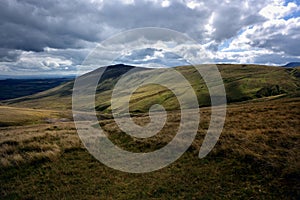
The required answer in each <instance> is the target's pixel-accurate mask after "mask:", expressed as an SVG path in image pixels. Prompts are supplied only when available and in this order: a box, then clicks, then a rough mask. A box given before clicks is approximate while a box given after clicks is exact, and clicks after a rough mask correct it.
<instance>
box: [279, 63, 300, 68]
mask: <svg viewBox="0 0 300 200" xmlns="http://www.w3.org/2000/svg"><path fill="white" fill-rule="evenodd" d="M283 67H300V62H290V63H288V64H286V65H284V66H283Z"/></svg>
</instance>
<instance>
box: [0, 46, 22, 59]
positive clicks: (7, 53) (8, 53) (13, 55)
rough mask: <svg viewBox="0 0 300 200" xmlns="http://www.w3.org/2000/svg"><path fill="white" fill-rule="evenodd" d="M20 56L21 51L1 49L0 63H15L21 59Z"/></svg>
mask: <svg viewBox="0 0 300 200" xmlns="http://www.w3.org/2000/svg"><path fill="white" fill-rule="evenodd" d="M20 54H21V53H20V52H19V51H15V50H11V49H4V48H0V62H15V61H17V60H18V58H19V57H20Z"/></svg>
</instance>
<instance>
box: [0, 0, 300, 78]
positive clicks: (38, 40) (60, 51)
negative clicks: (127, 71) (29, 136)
mask: <svg viewBox="0 0 300 200" xmlns="http://www.w3.org/2000/svg"><path fill="white" fill-rule="evenodd" d="M299 16H300V15H299V2H298V1H295V2H293V1H289V2H287V1H283V0H276V1H273V0H272V1H271V0H267V1H259V0H246V1H238V0H226V1H217V0H212V1H196V0H174V1H168V0H135V1H134V0H125V1H121V0H110V1H108V0H72V1H69V0H43V1H40V0H2V1H1V4H0V30H1V33H0V34H1V37H0V71H1V72H2V73H14V72H18V71H20V72H22V73H23V72H24V71H28V72H53V73H60V72H70V69H74V70H75V69H76V67H80V63H81V62H82V61H83V60H84V58H85V57H86V56H87V55H88V53H89V51H91V50H92V49H93V48H94V47H95V46H96V45H97V44H98V43H100V42H101V41H103V40H105V39H107V38H108V37H111V36H112V35H114V34H117V33H120V32H122V31H126V30H130V29H132V28H142V27H162V28H169V29H172V30H176V31H179V32H182V33H184V34H186V35H188V36H190V37H191V38H193V39H194V40H196V41H197V42H198V43H199V44H200V45H203V46H204V47H206V48H207V50H208V51H211V52H212V53H211V55H212V57H211V58H212V59H214V60H215V61H216V62H235V63H240V62H245V61H247V62H254V63H261V62H262V61H263V62H266V61H265V59H263V58H262V57H263V56H264V55H267V57H268V58H269V59H270V61H269V62H268V63H271V64H283V63H285V62H286V61H287V59H286V58H287V57H288V58H290V59H291V61H299V60H300V53H299V52H300V49H299V45H298V43H299V41H300V35H299V32H300V17H299ZM254 50H255V51H254ZM238 52H241V53H238ZM253 52H254V53H253ZM135 53H136V52H135ZM140 53H141V54H143V55H139V56H140V58H137V57H136V56H137V55H135V54H134V53H133V54H132V55H133V56H135V57H132V58H131V57H130V56H126V57H123V60H126V61H127V62H130V60H131V59H132V64H137V65H138V64H143V65H147V61H149V62H150V61H151V62H155V63H156V64H159V60H160V59H161V58H170V59H171V58H172V59H173V60H175V59H178V58H175V57H172V56H171V55H170V54H168V53H167V52H163V53H162V54H159V53H157V52H156V54H155V55H154V54H153V52H150V53H149V51H141V52H140ZM251 53H252V54H251ZM148 54H149V55H148ZM152 54H153V55H152ZM272 54H273V55H274V58H273V59H272V56H270V55H272ZM147 56H148V57H147ZM149 56H150V57H149ZM155 56H158V57H155ZM159 56H160V57H159ZM245 56H248V57H247V58H245ZM275 56H276V59H275ZM278 56H279V57H282V59H280V58H278ZM145 58H149V59H148V60H147V59H145ZM150 58H151V59H150ZM272 60H276V62H273V63H272ZM166 62H169V65H167V63H166ZM161 64H162V65H167V66H170V65H175V64H178V62H176V61H173V62H172V61H171V60H168V59H165V61H164V63H163V62H162V63H161Z"/></svg>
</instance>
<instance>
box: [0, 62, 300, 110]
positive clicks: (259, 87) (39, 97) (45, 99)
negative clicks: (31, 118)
mask: <svg viewBox="0 0 300 200" xmlns="http://www.w3.org/2000/svg"><path fill="white" fill-rule="evenodd" d="M217 66H218V68H219V71H220V73H221V75H222V78H223V82H224V85H225V89H226V94H227V101H228V102H229V103H232V102H241V101H245V100H255V99H260V98H270V97H281V96H299V94H300V76H299V75H300V68H284V67H271V66H262V65H232V64H221V65H217ZM196 67H203V65H198V66H196ZM132 69H137V70H136V72H135V76H132V77H133V78H131V79H130V80H128V82H127V84H128V85H133V84H135V83H138V81H139V77H141V76H142V77H149V78H151V76H152V75H153V72H152V70H150V69H148V68H135V67H133V66H127V65H114V66H109V67H107V69H106V71H105V72H104V73H103V75H102V77H101V79H100V81H99V84H98V87H97V95H96V110H98V111H101V112H104V113H109V112H110V111H111V107H110V99H111V94H112V91H113V88H114V86H115V84H116V83H117V82H118V80H119V79H120V78H121V76H122V75H123V74H125V73H126V72H128V71H129V70H132ZM175 69H176V70H177V71H178V72H180V73H181V74H182V75H183V76H184V77H185V78H186V79H187V80H188V81H189V83H190V84H191V86H192V87H193V88H194V90H195V93H196V94H197V97H198V102H199V105H200V106H209V105H210V97H209V93H208V90H207V87H206V85H205V83H204V81H203V79H202V78H201V76H200V75H199V73H198V72H197V70H196V69H195V68H194V67H192V66H179V67H176V68H175ZM98 70H104V68H99V69H97V70H95V71H93V72H90V73H88V74H85V75H83V76H86V77H89V76H90V75H93V74H94V73H97V72H99V71H98ZM155 70H156V73H157V74H161V73H165V72H166V71H167V70H168V69H155ZM163 81H167V80H163ZM73 84H74V80H72V81H69V82H67V83H64V84H62V85H59V86H57V87H54V88H51V89H49V90H46V91H43V92H40V93H37V94H33V95H30V96H25V97H20V98H16V99H11V100H5V101H2V103H3V104H5V105H11V106H17V107H29V108H39V109H71V107H72V105H71V103H72V89H73ZM176 84H177V85H178V87H181V83H180V82H178V83H176ZM182 95H184V93H183V94H182ZM155 103H159V104H162V105H164V106H165V108H166V109H167V110H176V109H179V104H178V102H177V100H176V98H175V96H174V95H173V93H172V92H171V91H170V90H168V89H167V88H165V87H162V86H159V85H154V84H152V85H146V86H143V87H140V88H138V89H137V90H136V91H135V92H134V93H133V95H132V96H131V99H130V110H131V111H132V112H146V111H147V110H148V109H149V108H150V106H151V105H153V104H155Z"/></svg>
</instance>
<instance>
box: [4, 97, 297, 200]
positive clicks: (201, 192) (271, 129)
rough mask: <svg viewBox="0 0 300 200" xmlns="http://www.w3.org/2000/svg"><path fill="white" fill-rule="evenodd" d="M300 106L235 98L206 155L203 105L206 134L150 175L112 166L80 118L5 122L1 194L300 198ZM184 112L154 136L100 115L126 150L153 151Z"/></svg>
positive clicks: (201, 129) (173, 130) (207, 110)
mask: <svg viewBox="0 0 300 200" xmlns="http://www.w3.org/2000/svg"><path fill="white" fill-rule="evenodd" d="M299 108H300V98H293V99H289V98H284V99H276V100H268V99H266V100H265V101H260V102H248V103H243V104H234V105H230V106H229V107H228V112H227V118H226V123H225V126H224V129H223V132H222V135H221V137H220V139H219V141H218V143H217V144H216V146H215V148H214V149H213V150H212V152H211V153H210V154H209V155H208V156H207V157H206V158H204V159H198V152H199V149H200V146H201V144H202V141H203V137H204V136H205V134H206V130H207V128H208V125H209V120H210V108H202V109H201V122H200V125H199V130H198V134H197V137H196V139H195V140H194V142H193V144H192V145H191V147H190V148H189V149H188V151H187V152H186V153H185V154H184V155H183V156H182V157H181V158H180V159H179V160H178V161H176V162H175V163H173V164H172V165H170V166H168V167H166V168H164V169H162V170H159V171H157V172H153V173H149V174H142V175H131V174H127V173H122V172H118V171H115V170H112V169H109V168H107V167H105V166H104V165H102V164H101V163H99V162H98V161H97V160H95V159H93V158H92V157H91V156H89V154H88V153H87V152H86V151H85V150H84V148H83V146H82V144H81V142H80V140H79V138H78V136H77V133H76V130H75V127H74V124H73V123H72V122H55V123H51V124H46V123H43V124H35V125H25V126H11V127H2V128H0V146H1V148H0V170H1V169H2V171H1V172H4V173H3V174H0V175H1V177H2V179H3V180H1V182H0V183H1V184H2V185H1V187H2V188H0V189H1V192H2V193H0V197H1V195H2V196H3V197H4V198H7V199H9V198H12V197H13V196H14V195H16V196H17V197H19V198H28V199H35V198H36V197H37V196H38V197H39V198H43V197H44V198H52V197H55V198H63V199H72V198H77V199H82V198H90V199H97V198H102V199H128V198H129V199H138V198H143V199H147V198H148V199H174V198H178V197H181V198H182V199H193V198H195V199H197V198H203V199H235V198H238V199H245V198H250V197H253V198H255V199H273V198H282V199H299V197H300V193H299V191H300V190H299V189H300V184H299V183H300V176H299V174H300V171H299V169H300V156H299V155H300V126H299V117H300V110H299ZM179 119H180V115H179V113H178V112H176V111H172V112H170V113H169V115H168V122H167V124H166V126H165V127H164V128H163V130H162V131H161V132H160V133H158V134H157V135H156V136H153V137H151V138H148V139H137V138H131V137H129V136H128V135H126V134H125V133H123V132H122V131H121V130H120V129H119V128H118V127H117V126H116V123H115V122H114V120H113V119H103V120H100V125H101V126H102V127H103V129H104V130H105V131H106V134H107V135H108V136H109V137H110V139H111V140H112V141H113V142H114V143H116V144H117V145H118V146H120V147H122V148H123V149H127V150H130V151H133V152H149V151H153V150H155V149H158V148H161V147H163V146H164V145H166V144H167V143H168V142H169V141H170V140H171V139H172V138H173V137H174V134H176V132H177V127H178V123H179ZM134 120H135V121H136V122H137V123H138V124H141V125H145V124H147V123H148V122H149V118H148V117H147V116H145V115H134ZM26 167H30V170H34V173H31V171H30V170H27V171H26V169H24V168H26ZM28 171H29V172H28ZM5 173H8V174H5ZM19 173H21V174H22V177H20V178H18V177H19ZM58 176H59V177H58ZM3 177H4V178H3ZM24 179H25V180H24ZM57 179H58V180H57ZM45 181H46V183H45ZM37 183H39V184H40V185H38V186H36V187H34V188H32V185H36V184H37ZM53 185H54V186H55V189H53V187H54V186H53ZM41 190H42V191H43V192H44V193H41ZM104 194H105V195H106V196H105V195H104Z"/></svg>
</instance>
